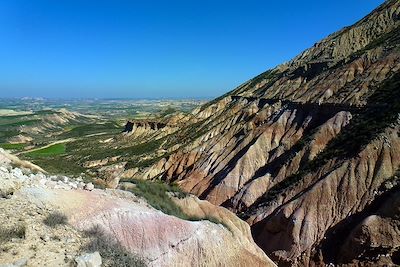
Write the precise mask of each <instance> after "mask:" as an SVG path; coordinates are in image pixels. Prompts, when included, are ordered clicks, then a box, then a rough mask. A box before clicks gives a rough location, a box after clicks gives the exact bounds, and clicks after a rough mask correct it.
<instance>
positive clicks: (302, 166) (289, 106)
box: [142, 0, 400, 266]
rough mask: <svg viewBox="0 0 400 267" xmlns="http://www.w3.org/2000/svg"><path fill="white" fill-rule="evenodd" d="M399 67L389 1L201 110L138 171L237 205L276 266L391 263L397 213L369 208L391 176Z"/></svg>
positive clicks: (394, 8)
mask: <svg viewBox="0 0 400 267" xmlns="http://www.w3.org/2000/svg"><path fill="white" fill-rule="evenodd" d="M399 71H400V2H399V1H394V0H392V1H386V2H385V3H384V4H382V5H381V6H380V7H379V8H377V9H376V10H374V11H373V12H372V13H371V14H370V15H368V16H366V17H365V18H364V19H362V20H361V21H359V22H357V23H356V24H355V25H353V26H351V27H348V28H345V29H343V30H341V31H339V32H337V33H334V34H332V35H330V36H328V37H327V38H326V39H324V40H322V41H321V42H319V43H317V44H315V45H314V46H313V47H312V48H310V49H308V50H306V51H305V52H303V53H302V54H301V55H299V56H298V57H296V58H295V59H293V60H292V61H290V62H289V63H286V64H284V65H281V66H278V67H277V68H275V69H272V70H269V71H267V72H265V73H263V74H260V75H259V76H257V77H255V78H254V79H252V80H250V81H248V82H246V83H244V84H243V85H241V86H239V87H238V88H236V89H235V90H233V91H231V92H229V93H227V94H225V95H223V96H222V97H220V98H218V99H216V100H214V101H211V102H210V103H208V104H206V105H204V106H203V107H201V108H198V109H196V110H195V111H194V112H193V113H192V115H191V116H194V118H195V119H193V121H194V123H189V124H188V125H185V126H184V127H183V128H182V130H180V131H179V133H177V134H178V136H179V137H181V140H182V143H184V145H183V146H182V147H180V148H178V149H177V150H175V151H172V153H170V154H168V156H167V157H165V158H163V159H161V160H160V161H159V162H157V163H156V164H154V165H153V166H152V167H150V168H149V169H147V171H146V172H144V173H143V174H142V178H145V179H153V178H156V177H157V178H158V177H161V178H162V179H164V180H166V181H169V182H176V183H178V184H179V185H180V187H182V188H183V189H184V190H187V191H189V192H191V193H193V194H196V195H197V196H199V197H200V198H201V199H205V200H208V201H209V202H211V203H213V204H216V205H222V206H224V207H227V208H229V209H230V210H231V211H234V212H236V213H237V214H239V215H240V216H242V218H244V219H246V220H247V222H248V223H249V224H250V225H251V229H252V233H253V236H254V238H255V240H256V242H257V243H258V244H259V245H260V246H261V248H262V249H263V250H264V251H265V252H267V254H268V255H269V256H270V257H271V258H272V259H273V260H275V261H276V262H278V264H279V265H281V266H313V265H314V266H315V265H318V266H323V265H325V264H329V263H333V264H339V265H341V264H343V265H346V264H360V265H373V264H379V263H384V262H385V263H384V264H396V263H398V257H399V256H398V254H399V252H398V249H397V248H398V244H397V243H396V242H397V241H396V240H397V239H396V238H392V237H393V236H394V235H395V234H396V233H397V232H396V231H397V230H395V229H396V227H397V226H396V225H397V220H398V218H397V217H393V218H392V217H390V218H387V217H382V216H381V215H379V213H378V211H373V212H372V211H371V210H370V207H371V205H372V206H374V205H377V203H378V202H380V201H382V200H380V199H381V198H385V195H386V193H387V192H389V191H390V190H391V189H390V188H386V187H385V186H386V185H387V184H388V183H389V182H390V181H392V180H397V179H398V178H397V177H398V176H396V172H397V171H398V170H399V167H400V158H399V155H400V153H399V152H400V144H399V142H400V138H399V132H400V121H399V117H400V116H399V113H400V106H399V103H400V74H399ZM192 132H194V133H195V134H189V133H192ZM183 133H184V134H186V135H187V136H189V137H188V138H187V139H185V136H182V134H183ZM179 134H181V135H179ZM390 183H392V182H390ZM366 214H370V215H368V216H373V217H371V218H368V217H366ZM374 216H375V217H374ZM376 216H378V217H376ZM345 240H346V241H345ZM349 247H354V248H356V247H357V249H355V250H354V251H352V252H351V253H350V252H348V251H349ZM378 247H379V249H377V248H378ZM382 247H383V248H384V249H381V248H382ZM381 251H384V252H382V253H381ZM345 252H346V253H345ZM381 254H382V255H383V254H384V255H385V256H379V257H378V255H381Z"/></svg>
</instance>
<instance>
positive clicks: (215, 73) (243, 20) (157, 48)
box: [0, 0, 383, 98]
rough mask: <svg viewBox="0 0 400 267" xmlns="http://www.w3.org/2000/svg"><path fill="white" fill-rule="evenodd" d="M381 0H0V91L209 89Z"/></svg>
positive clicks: (162, 93)
mask: <svg viewBox="0 0 400 267" xmlns="http://www.w3.org/2000/svg"><path fill="white" fill-rule="evenodd" d="M382 2H383V0H368V1H366V0H324V1H321V0H304V1H298V0H286V1H282V0H275V1H272V0H271V1H266V0H263V1H261V0H260V1H256V0H241V1H238V0H226V1H225V0H163V1H162V0H159V1H155V0H138V1H135V0H130V1H128V0H126V1H124V0H108V1H104V0H93V1H90V0H47V1H46V0H1V1H0V97H22V96H41V97H51V98H54V97H56V98H59V97H61V98H80V97H83V98H92V97H93V98H95V97H97V98H175V97H178V98H182V97H183V98H185V97H215V96H218V95H221V94H223V93H224V92H226V91H229V90H231V89H233V88H234V87H236V86H237V85H239V84H241V83H242V82H245V81H246V80H248V79H250V78H252V77H254V76H255V75H257V74H259V73H261V72H263V71H265V70H267V69H269V68H271V67H274V66H275V65H278V64H280V63H282V62H284V61H288V60H290V59H291V58H292V57H294V56H296V55H297V54H298V53H300V52H301V51H302V50H304V49H306V48H308V47H310V46H312V45H313V44H314V43H315V42H317V41H319V40H320V39H321V38H323V37H325V36H327V35H328V34H330V33H332V32H334V31H337V30H339V29H341V28H342V27H344V26H348V25H351V24H353V23H354V22H356V21H357V20H359V19H361V18H362V17H364V16H365V15H367V14H368V13H369V12H370V11H372V10H373V9H374V8H375V7H377V6H378V5H379V4H381V3H382Z"/></svg>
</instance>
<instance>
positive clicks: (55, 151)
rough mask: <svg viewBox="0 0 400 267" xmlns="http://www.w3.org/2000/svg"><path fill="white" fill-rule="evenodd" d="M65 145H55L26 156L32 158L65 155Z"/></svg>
mask: <svg viewBox="0 0 400 267" xmlns="http://www.w3.org/2000/svg"><path fill="white" fill-rule="evenodd" d="M65 149H66V148H65V144H55V145H52V146H49V147H46V148H43V149H39V150H35V151H32V152H29V153H28V154H27V155H28V156H29V157H32V158H40V157H52V156H57V155H61V154H64V153H65Z"/></svg>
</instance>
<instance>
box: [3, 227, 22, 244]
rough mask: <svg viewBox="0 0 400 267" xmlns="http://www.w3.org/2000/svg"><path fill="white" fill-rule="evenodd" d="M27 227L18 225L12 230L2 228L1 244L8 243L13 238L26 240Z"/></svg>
mask: <svg viewBox="0 0 400 267" xmlns="http://www.w3.org/2000/svg"><path fill="white" fill-rule="evenodd" d="M25 233H26V226H25V225H24V224H18V225H15V226H13V227H11V228H7V227H3V226H2V227H0V243H6V242H8V241H11V240H12V239H13V238H21V239H22V238H25Z"/></svg>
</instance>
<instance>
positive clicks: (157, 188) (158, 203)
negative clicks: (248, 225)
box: [130, 180, 230, 230]
mask: <svg viewBox="0 0 400 267" xmlns="http://www.w3.org/2000/svg"><path fill="white" fill-rule="evenodd" d="M130 181H131V182H134V183H135V184H136V187H135V188H134V189H132V190H130V191H132V192H133V193H134V194H136V195H137V196H140V197H143V198H144V199H146V201H147V203H149V204H150V205H151V206H152V207H153V208H155V209H158V210H161V211H162V212H164V213H166V214H169V215H172V216H175V217H178V218H181V219H183V220H188V221H201V220H208V221H210V222H212V223H215V224H221V225H223V226H224V227H225V228H227V229H228V230H230V228H229V226H228V225H227V224H225V223H224V222H223V221H221V220H219V219H218V218H216V217H214V216H205V217H202V218H200V217H196V216H189V215H187V214H185V213H184V212H183V211H182V209H181V208H180V207H179V206H178V205H177V204H176V203H175V202H174V201H173V200H172V199H171V197H170V196H169V195H168V193H172V194H173V195H174V196H175V197H177V198H184V197H186V196H187V193H185V192H183V191H182V190H181V189H180V188H179V187H178V186H177V185H175V184H171V185H169V184H166V183H163V182H162V181H155V182H152V181H147V180H130Z"/></svg>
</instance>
